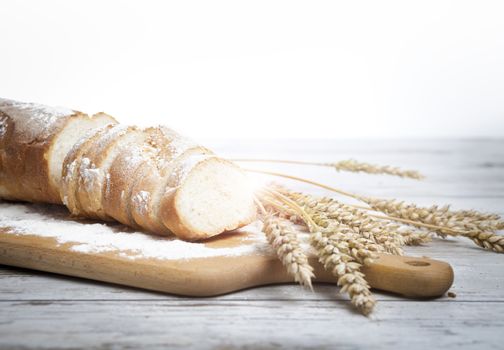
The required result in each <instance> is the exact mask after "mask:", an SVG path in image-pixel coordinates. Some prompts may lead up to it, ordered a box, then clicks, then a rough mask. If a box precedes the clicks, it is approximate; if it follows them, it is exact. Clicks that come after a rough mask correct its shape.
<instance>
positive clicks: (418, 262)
mask: <svg viewBox="0 0 504 350" xmlns="http://www.w3.org/2000/svg"><path fill="white" fill-rule="evenodd" d="M406 264H408V265H411V266H429V265H430V263H428V262H425V261H418V260H411V261H406Z"/></svg>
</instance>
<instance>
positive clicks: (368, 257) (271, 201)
mask: <svg viewBox="0 0 504 350" xmlns="http://www.w3.org/2000/svg"><path fill="white" fill-rule="evenodd" d="M262 192H263V194H262V196H261V198H262V200H264V202H265V203H266V205H272V206H275V207H276V208H277V209H278V210H280V211H283V210H285V209H286V208H285V205H286V206H287V207H288V208H287V210H293V211H295V212H296V214H298V215H300V216H301V217H304V218H305V220H306V221H307V223H306V224H307V226H308V228H309V230H310V232H311V235H310V244H311V245H312V246H313V247H314V248H315V250H316V252H317V255H318V259H319V262H320V263H321V264H322V265H323V266H324V268H325V269H326V270H327V271H329V272H331V273H332V274H333V275H334V276H336V277H337V278H338V285H339V286H340V287H341V290H340V291H341V292H342V293H348V295H349V296H350V300H351V302H352V304H353V305H354V306H355V307H356V308H357V309H358V310H359V311H360V312H362V313H363V314H365V315H368V314H369V313H370V312H371V311H372V310H373V308H374V305H375V303H376V302H375V299H374V297H373V296H372V294H371V292H370V289H369V285H368V284H367V282H366V280H365V278H364V274H362V273H361V272H360V267H361V266H362V264H370V263H372V261H373V259H375V256H374V252H376V251H380V249H379V246H378V245H377V244H375V243H374V242H371V244H369V243H368V242H367V241H368V240H367V239H365V238H364V237H360V236H359V234H358V233H356V232H354V231H353V230H352V229H351V228H350V227H348V226H346V225H344V224H341V223H338V222H337V221H335V220H330V219H327V218H324V217H322V216H320V215H316V213H315V212H307V210H308V211H309V209H306V210H305V209H304V208H302V207H300V206H299V205H297V203H296V202H295V201H291V200H290V199H289V198H288V197H285V196H283V195H282V194H280V193H279V192H276V191H274V190H271V189H263V190H262ZM278 201H280V203H278ZM366 243H368V244H367V245H366ZM369 249H372V251H370V250H369Z"/></svg>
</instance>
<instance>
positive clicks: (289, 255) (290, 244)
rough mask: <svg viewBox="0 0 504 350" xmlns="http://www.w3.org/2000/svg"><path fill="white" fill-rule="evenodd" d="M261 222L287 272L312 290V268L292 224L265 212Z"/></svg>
mask: <svg viewBox="0 0 504 350" xmlns="http://www.w3.org/2000/svg"><path fill="white" fill-rule="evenodd" d="M263 223H264V226H263V231H264V233H265V234H266V238H267V239H268V242H269V243H270V245H271V246H272V247H273V248H274V249H275V251H276V253H277V256H278V258H279V259H280V261H281V262H282V264H283V265H284V266H285V268H286V269H287V272H288V273H289V274H290V275H291V276H293V277H294V280H295V281H296V282H298V283H299V284H301V285H302V286H305V287H308V288H309V289H312V290H313V287H312V282H311V281H312V278H313V277H315V275H314V274H313V268H312V267H311V266H310V264H309V263H308V257H307V256H306V254H305V252H304V251H303V249H302V248H301V243H300V242H299V240H298V237H297V233H296V231H295V230H294V229H293V227H292V224H291V223H289V222H288V221H283V220H282V219H281V218H279V217H276V216H274V215H272V214H267V215H266V216H265V217H264V219H263Z"/></svg>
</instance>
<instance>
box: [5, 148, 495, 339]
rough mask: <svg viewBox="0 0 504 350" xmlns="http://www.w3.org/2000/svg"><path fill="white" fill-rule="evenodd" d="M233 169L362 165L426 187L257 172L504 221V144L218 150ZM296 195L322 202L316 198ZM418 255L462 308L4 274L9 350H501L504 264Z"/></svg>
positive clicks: (329, 174)
mask: <svg viewBox="0 0 504 350" xmlns="http://www.w3.org/2000/svg"><path fill="white" fill-rule="evenodd" d="M206 144H207V145H210V146H212V145H213V148H214V149H215V150H216V151H217V152H220V153H221V154H225V155H227V156H230V157H238V156H240V157H258V158H259V157H266V158H289V159H304V160H325V161H330V160H340V159H346V158H355V159H358V160H362V161H369V162H376V163H382V164H392V165H398V166H401V167H404V168H414V169H418V170H421V171H422V172H423V173H424V174H425V175H427V176H428V178H427V180H425V181H423V182H417V181H414V180H403V179H395V178H390V177H386V176H370V175H357V174H344V173H335V172H334V170H332V169H326V168H319V167H299V166H289V165H283V166H278V165H272V164H247V166H248V167H250V168H252V167H253V168H261V169H274V170H282V171H284V172H285V171H287V172H289V173H291V174H297V175H302V176H305V177H308V178H312V179H318V180H320V181H322V182H325V183H328V184H332V185H337V186H339V187H342V188H345V189H347V190H350V191H354V192H359V193H362V194H369V195H375V196H382V197H398V198H403V199H407V200H411V201H415V202H417V203H419V204H425V205H427V204H430V203H440V204H443V203H452V204H453V205H454V207H456V208H477V209H480V210H485V211H493V212H497V213H499V214H501V215H503V214H504V140H472V141H458V140H452V141H444V140H442V141H439V140H431V141H428V140H422V141H418V140H411V141H407V140H395V141H391V140H389V141H380V140H373V141H364V140H363V141H356V140H352V141H341V140H339V141H334V140H305V141H302V140H286V141H264V140H261V141H254V142H252V141H247V142H243V141H239V140H234V141H233V140H227V141H219V142H217V141H207V142H206ZM286 184H289V185H290V186H291V187H295V188H298V189H302V190H310V191H312V192H314V193H323V191H321V190H318V189H316V188H313V187H309V186H307V185H306V186H305V185H300V184H295V183H286ZM406 251H407V253H408V254H409V255H425V256H429V257H432V258H438V259H442V260H446V261H448V262H450V263H451V264H452V266H453V268H454V270H455V283H454V286H453V288H452V291H453V292H454V293H456V298H449V297H443V298H440V299H437V300H429V301H421V300H407V299H404V298H401V297H398V296H395V295H387V294H384V293H380V292H378V291H376V292H375V293H376V297H377V299H378V306H377V308H376V311H375V312H374V314H373V315H372V317H370V318H365V317H363V316H361V315H359V314H357V313H355V312H354V310H353V309H352V308H351V307H350V305H349V303H348V302H346V301H344V300H343V299H344V298H343V297H341V296H339V295H338V293H337V288H335V287H334V286H328V285H317V286H316V287H315V292H314V293H311V292H308V291H305V290H302V289H301V288H300V287H298V286H296V285H283V286H271V287H262V288H255V289H250V290H245V291H242V292H238V293H233V294H230V295H224V296H221V297H217V298H187V297H177V296H171V295H163V294H158V293H153V292H147V291H143V290H137V289H132V288H125V287H121V286H115V285H108V284H104V283H98V282H92V281H87V280H81V279H76V278H70V277H64V276H58V275H53V274H48V273H41V272H36V271H29V270H22V269H18V268H11V267H7V266H2V267H0V348H2V349H3V348H5V349H39V348H44V349H45V348H47V349H49V348H50V349H56V348H57V349H59V348H62V349H63V348H64V349H80V348H82V349H84V348H86V349H90V348H92V349H117V348H128V349H129V348H130V349H144V348H160V349H172V348H185V347H188V346H190V347H193V348H218V349H234V348H245V349H248V348H250V349H255V348H267V349H269V348H271V349H277V348H313V349H323V348H335V347H336V346H337V347H338V348H339V349H354V348H366V347H369V348H371V347H372V348H373V349H382V348H383V349H388V348H391V347H397V348H406V347H407V348H408V349H425V348H432V347H439V348H441V347H442V348H444V349H466V348H468V349H487V348H489V349H490V348H502V343H503V342H502V330H503V329H504V268H503V266H504V265H503V264H504V256H503V255H501V254H497V253H490V252H486V251H483V250H482V249H480V248H478V247H476V246H475V245H473V243H472V242H470V241H467V240H462V239H448V240H444V241H443V240H436V241H435V242H433V243H431V244H429V245H427V246H425V247H417V248H407V249H406Z"/></svg>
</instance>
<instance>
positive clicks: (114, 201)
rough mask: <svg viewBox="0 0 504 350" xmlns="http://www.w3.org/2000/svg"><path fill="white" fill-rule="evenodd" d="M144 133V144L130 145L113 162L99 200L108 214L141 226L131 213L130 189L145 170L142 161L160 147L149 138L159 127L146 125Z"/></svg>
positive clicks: (133, 225) (144, 161)
mask: <svg viewBox="0 0 504 350" xmlns="http://www.w3.org/2000/svg"><path fill="white" fill-rule="evenodd" d="M144 133H145V141H144V142H143V143H138V144H132V145H131V146H130V147H128V148H127V149H125V150H124V151H123V152H121V153H120V154H119V155H118V156H117V157H116V158H115V160H114V161H113V162H112V165H111V166H110V169H109V173H108V174H109V177H108V182H107V186H106V188H105V193H104V195H103V203H102V204H103V209H104V210H105V213H106V214H107V215H108V216H110V217H112V218H114V219H116V220H117V221H119V222H120V223H123V224H125V225H128V226H131V227H135V228H140V227H139V226H138V225H137V224H136V223H135V220H134V219H133V217H132V215H131V210H130V198H131V191H132V190H133V186H134V185H135V183H136V182H137V179H139V178H141V177H142V174H143V172H144V171H145V170H146V167H145V166H144V164H145V163H146V162H148V160H149V159H151V158H152V157H154V156H155V155H156V154H157V153H159V149H157V148H156V147H155V145H153V144H152V143H151V139H152V138H153V137H155V135H156V134H157V133H158V129H157V128H148V129H146V130H145V131H144Z"/></svg>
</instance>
